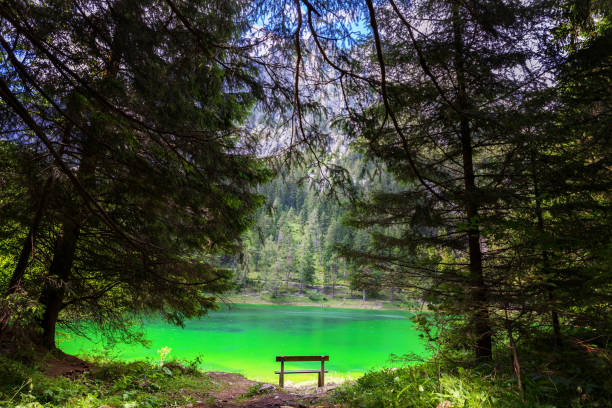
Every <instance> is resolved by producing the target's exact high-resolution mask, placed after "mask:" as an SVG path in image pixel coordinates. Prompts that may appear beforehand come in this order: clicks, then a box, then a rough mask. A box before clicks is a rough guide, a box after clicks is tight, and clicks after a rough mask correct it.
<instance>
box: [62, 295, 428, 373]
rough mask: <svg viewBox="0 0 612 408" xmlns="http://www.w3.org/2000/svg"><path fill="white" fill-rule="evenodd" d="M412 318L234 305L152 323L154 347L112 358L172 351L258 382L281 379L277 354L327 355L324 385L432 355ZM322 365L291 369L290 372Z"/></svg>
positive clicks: (113, 353)
mask: <svg viewBox="0 0 612 408" xmlns="http://www.w3.org/2000/svg"><path fill="white" fill-rule="evenodd" d="M408 317H409V313H408V312H402V311H389V310H358V309H335V308H321V307H303V306H270V305H232V306H229V307H228V306H224V307H223V308H222V309H221V310H219V311H214V312H211V313H210V314H209V315H208V316H206V317H203V318H201V319H194V320H190V321H187V322H186V325H185V328H180V327H175V326H171V325H169V324H167V323H165V322H163V321H161V320H150V321H147V322H146V324H145V328H144V331H145V336H146V338H147V339H148V340H149V341H150V342H151V344H150V347H144V346H141V345H129V344H117V345H115V346H114V347H113V349H112V350H110V351H107V352H109V356H110V357H111V358H114V359H118V360H124V361H131V360H150V361H159V354H158V352H157V350H159V349H161V348H163V347H169V348H170V349H171V352H170V355H169V357H168V358H169V359H178V360H184V361H192V360H194V359H195V358H196V357H198V356H199V357H200V359H201V361H202V363H201V364H200V366H201V368H202V369H204V370H206V371H227V372H239V373H242V374H244V375H245V376H246V377H247V378H250V379H254V380H260V381H277V378H278V376H276V375H275V374H274V371H275V370H278V369H279V363H276V361H275V356H277V355H324V354H327V355H329V358H330V360H329V362H328V363H326V368H328V369H329V374H328V375H327V377H326V379H330V380H333V379H341V378H355V377H358V376H360V375H361V374H363V373H365V372H366V371H368V370H370V369H376V368H383V367H393V366H397V365H401V364H402V363H399V362H395V363H394V362H393V361H391V359H390V357H391V354H395V355H403V354H409V353H414V354H417V355H420V356H425V355H427V351H426V348H425V345H424V343H423V341H422V340H421V339H420V338H419V335H418V332H417V330H416V329H415V327H414V325H413V323H412V322H411V321H410V320H409V318H408ZM94 337H95V336H94ZM58 340H59V346H60V347H61V349H63V350H64V351H65V352H66V353H69V354H76V355H81V356H84V355H88V354H90V355H92V354H102V353H103V352H104V347H103V345H102V343H101V342H95V341H92V340H87V339H85V338H83V337H79V336H75V335H67V334H64V335H62V336H60V338H59V339H58ZM317 364H319V363H316V362H315V363H287V364H286V369H292V368H295V369H301V368H316V365H317ZM310 377H313V378H310ZM314 377H316V375H314V374H313V375H308V374H299V375H290V376H288V380H290V381H293V382H294V383H298V382H299V383H301V382H311V381H314V380H315V378H314Z"/></svg>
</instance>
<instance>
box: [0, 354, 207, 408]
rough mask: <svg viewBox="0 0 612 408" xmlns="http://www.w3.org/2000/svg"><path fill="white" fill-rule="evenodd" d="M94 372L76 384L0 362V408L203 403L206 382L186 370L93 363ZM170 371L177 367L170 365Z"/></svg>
mask: <svg viewBox="0 0 612 408" xmlns="http://www.w3.org/2000/svg"><path fill="white" fill-rule="evenodd" d="M96 365H97V367H98V368H97V369H95V370H93V372H92V373H88V374H82V375H80V376H78V377H76V378H66V377H56V378H53V377H47V376H46V375H44V374H43V373H42V372H41V367H40V366H27V365H25V364H23V363H20V362H18V361H14V360H10V359H8V358H6V357H4V356H0V407H16V408H43V407H44V408H56V407H57V408H59V407H62V408H85V407H100V406H105V405H106V406H112V407H122V408H136V407H142V408H157V407H166V406H176V405H185V404H188V403H194V402H196V401H197V400H202V399H206V395H205V394H202V392H203V390H204V391H205V390H209V389H211V383H210V380H209V379H208V377H206V376H205V375H203V374H202V373H200V372H198V371H197V370H193V369H190V368H187V369H186V370H185V369H179V368H174V369H171V368H168V367H167V366H166V367H161V366H159V365H158V364H152V363H147V362H135V363H118V362H110V361H97V362H96ZM175 367H178V365H176V366H175Z"/></svg>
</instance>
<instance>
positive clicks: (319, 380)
mask: <svg viewBox="0 0 612 408" xmlns="http://www.w3.org/2000/svg"><path fill="white" fill-rule="evenodd" d="M317 386H318V387H322V386H323V373H319V378H318V381H317Z"/></svg>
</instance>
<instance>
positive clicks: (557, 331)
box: [531, 151, 563, 347]
mask: <svg viewBox="0 0 612 408" xmlns="http://www.w3.org/2000/svg"><path fill="white" fill-rule="evenodd" d="M531 166H532V171H531V173H532V178H533V194H534V195H535V205H536V207H535V211H536V217H537V227H538V231H539V232H540V234H543V233H544V216H543V214H542V199H541V198H540V186H539V183H538V178H537V177H538V176H537V169H536V164H535V155H534V154H533V151H532V152H531ZM542 264H543V265H542V266H543V267H542V269H543V271H542V272H544V273H545V274H547V273H548V269H549V261H548V252H547V251H543V252H542ZM546 291H547V292H548V301H549V302H550V305H551V306H552V305H553V303H554V300H555V295H554V293H553V288H552V286H551V285H550V284H549V285H547V286H546ZM550 318H551V322H552V327H553V335H554V343H555V346H557V347H561V346H562V344H563V341H562V337H561V325H560V324H559V313H557V310H556V308H554V307H552V310H551V312H550Z"/></svg>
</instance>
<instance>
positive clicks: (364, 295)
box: [361, 289, 366, 303]
mask: <svg viewBox="0 0 612 408" xmlns="http://www.w3.org/2000/svg"><path fill="white" fill-rule="evenodd" d="M361 299H362V300H363V302H364V303H365V301H366V294H365V289H361Z"/></svg>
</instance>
